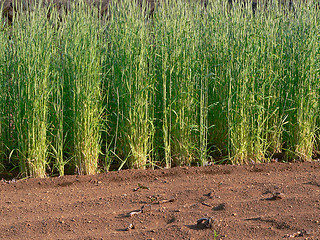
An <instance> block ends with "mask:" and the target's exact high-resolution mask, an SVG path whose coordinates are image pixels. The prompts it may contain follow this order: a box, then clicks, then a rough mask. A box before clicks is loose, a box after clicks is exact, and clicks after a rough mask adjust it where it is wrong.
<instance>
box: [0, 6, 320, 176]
mask: <svg viewBox="0 0 320 240" xmlns="http://www.w3.org/2000/svg"><path fill="white" fill-rule="evenodd" d="M115 2H116V1H114V3H111V4H110V6H109V10H108V16H105V15H104V16H101V15H100V13H99V9H98V7H88V5H86V4H84V3H83V2H80V3H79V4H73V5H72V6H71V9H69V11H68V12H67V13H65V12H64V11H61V12H60V13H58V12H56V11H55V10H54V8H52V6H49V7H50V8H51V10H50V13H51V14H50V18H49V19H48V18H47V15H48V9H47V8H44V7H40V6H41V4H38V5H37V6H36V7H34V8H33V11H23V12H22V11H19V14H16V15H15V17H14V19H13V22H12V25H8V24H7V23H6V20H5V18H3V19H2V20H1V26H0V49H1V51H0V172H8V171H15V170H17V169H18V168H19V171H20V173H21V175H22V176H33V177H45V176H47V175H48V174H49V175H64V174H65V173H78V174H94V173H96V172H98V171H109V170H113V169H121V168H127V167H129V168H155V167H172V166H181V165H193V164H195V165H197V164H198V165H206V164H208V163H209V162H214V163H231V164H246V163H251V162H268V161H271V159H272V158H278V159H279V160H283V161H292V160H301V161H311V160H312V159H314V158H318V157H319V150H320V146H319V127H320V119H319V115H320V112H319V109H320V106H319V93H320V92H319V90H320V89H319V84H320V11H319V9H317V8H316V7H315V6H314V2H315V1H307V2H306V3H304V4H301V5H300V4H298V3H296V4H295V6H294V9H291V11H289V10H288V8H287V7H286V6H283V5H281V6H278V4H277V1H275V2H274V3H272V4H271V3H270V4H269V5H268V6H267V7H265V6H263V7H260V6H259V5H258V8H257V10H256V12H255V14H253V13H252V10H251V6H243V5H242V6H240V5H241V4H240V3H234V5H233V6H230V5H228V4H227V1H223V0H221V1H217V0H212V1H210V0H209V1H208V5H207V7H206V8H205V7H204V6H203V5H202V4H201V3H200V2H199V1H196V2H193V1H191V2H190V3H188V4H186V2H185V1H183V0H177V1H170V3H165V2H162V3H161V4H159V5H157V4H156V5H155V9H154V12H153V15H150V14H148V12H149V9H148V5H147V4H146V3H143V4H142V6H140V5H139V4H136V3H135V2H134V1H131V0H123V1H121V3H115ZM59 15H60V16H61V17H59Z"/></svg>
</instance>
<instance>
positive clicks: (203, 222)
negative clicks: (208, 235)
mask: <svg viewBox="0 0 320 240" xmlns="http://www.w3.org/2000/svg"><path fill="white" fill-rule="evenodd" d="M213 223H214V219H213V218H212V217H209V218H200V219H198V220H197V225H198V226H199V225H203V226H205V227H206V228H211V227H212V226H213Z"/></svg>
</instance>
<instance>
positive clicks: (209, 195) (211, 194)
mask: <svg viewBox="0 0 320 240" xmlns="http://www.w3.org/2000/svg"><path fill="white" fill-rule="evenodd" d="M213 194H214V193H213V192H209V193H208V194H206V196H208V197H209V198H210V199H212V198H213Z"/></svg>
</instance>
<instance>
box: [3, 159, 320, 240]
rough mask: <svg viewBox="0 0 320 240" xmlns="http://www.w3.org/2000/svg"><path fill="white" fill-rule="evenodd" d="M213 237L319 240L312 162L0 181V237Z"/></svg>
mask: <svg viewBox="0 0 320 240" xmlns="http://www.w3.org/2000/svg"><path fill="white" fill-rule="evenodd" d="M211 217H212V218H211ZM201 218H206V219H203V220H201V221H199V224H197V221H198V220H200V219H201ZM131 227H132V228H131ZM130 228H131V229H130ZM215 233H216V235H217V236H216V239H235V240H240V239H286V238H288V239H320V163H319V162H313V163H291V164H290V163H271V164H255V165H250V166H208V167H181V168H172V169H159V170H154V171H152V170H145V171H143V170H123V171H119V172H110V173H107V174H98V175H95V176H64V177H56V178H47V179H27V180H19V181H15V180H13V181H5V180H2V181H0V239H126V240H127V239H215Z"/></svg>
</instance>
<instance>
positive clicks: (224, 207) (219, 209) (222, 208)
mask: <svg viewBox="0 0 320 240" xmlns="http://www.w3.org/2000/svg"><path fill="white" fill-rule="evenodd" d="M225 209H226V204H225V203H221V204H219V205H218V206H215V207H214V208H213V210H214V211H222V210H225Z"/></svg>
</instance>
